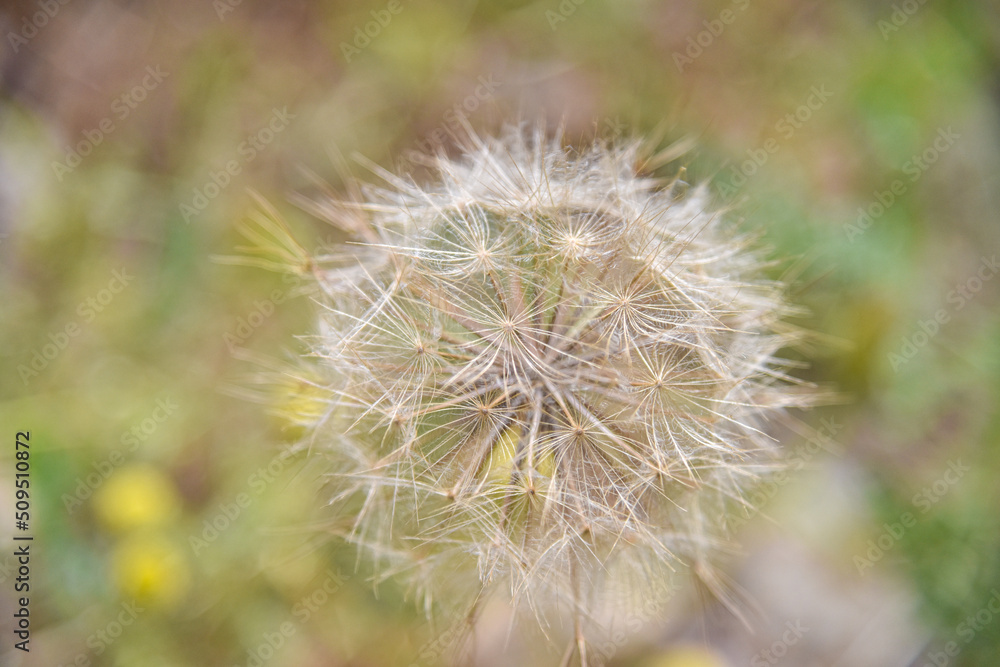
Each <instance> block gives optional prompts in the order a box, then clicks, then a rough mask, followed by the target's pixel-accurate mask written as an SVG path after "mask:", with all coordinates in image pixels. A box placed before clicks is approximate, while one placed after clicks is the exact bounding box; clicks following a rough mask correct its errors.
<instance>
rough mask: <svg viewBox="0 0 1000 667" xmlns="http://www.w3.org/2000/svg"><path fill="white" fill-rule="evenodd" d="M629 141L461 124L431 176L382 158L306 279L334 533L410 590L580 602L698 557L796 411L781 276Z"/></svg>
mask: <svg viewBox="0 0 1000 667" xmlns="http://www.w3.org/2000/svg"><path fill="white" fill-rule="evenodd" d="M641 155H642V146H641V145H640V144H627V145H624V146H621V147H608V146H604V145H595V146H594V147H592V148H590V149H587V150H584V151H580V152H575V151H571V150H569V149H566V148H564V147H563V146H562V144H561V140H560V138H559V137H555V138H553V139H546V138H544V137H543V136H542V134H541V133H540V132H535V133H534V134H531V135H528V134H526V133H525V132H523V131H521V130H520V129H517V128H512V129H508V130H506V131H505V132H504V133H503V134H501V135H500V136H499V137H497V138H483V137H478V136H473V137H472V138H471V139H470V140H469V142H468V145H467V147H466V150H465V153H464V155H463V156H462V157H460V158H457V159H450V158H446V157H440V158H439V159H438V160H437V163H436V171H437V179H436V180H435V181H434V182H433V183H431V184H430V185H418V184H416V183H414V182H413V181H412V180H408V179H405V178H402V177H399V176H395V175H392V174H389V173H388V172H385V173H383V174H382V176H383V177H384V179H385V180H386V182H387V185H386V186H384V187H381V188H376V187H369V188H367V189H366V190H365V201H363V202H360V203H358V204H357V207H356V208H357V211H359V212H360V213H362V214H363V215H360V214H359V215H354V216H353V217H352V224H353V225H354V226H355V227H354V228H355V229H357V230H359V232H358V236H359V238H358V239H357V242H358V243H359V244H361V245H360V250H359V252H358V253H356V254H355V255H353V256H350V257H345V258H342V260H341V263H340V265H339V266H333V267H325V269H324V270H323V271H318V272H317V273H316V275H317V276H318V279H319V280H320V282H321V283H322V286H323V291H322V293H323V295H324V297H323V298H324V300H325V301H326V308H325V310H324V312H323V315H322V327H321V334H320V335H319V336H318V337H317V344H316V362H315V366H316V369H315V372H316V373H318V374H320V375H322V376H324V377H326V378H327V386H328V387H329V391H330V399H329V406H328V410H327V411H326V412H325V413H324V415H323V417H322V419H319V420H316V422H315V424H314V428H313V435H312V440H311V443H312V444H313V447H314V448H315V449H319V450H321V451H323V452H325V454H326V455H327V457H328V458H329V459H330V460H331V461H332V462H333V465H334V470H335V474H334V476H333V482H332V486H333V487H334V489H335V494H336V495H335V498H334V502H333V505H334V507H335V508H337V509H338V510H339V511H340V516H339V520H340V524H339V525H341V527H342V533H343V534H344V535H345V536H346V537H348V539H350V540H352V541H354V542H355V543H357V544H358V545H359V546H360V547H362V548H364V549H367V550H369V551H370V552H371V553H372V554H373V555H374V556H375V560H376V561H377V562H380V563H381V564H382V567H383V570H382V571H381V572H382V574H384V575H385V576H395V575H396V574H397V573H402V576H409V577H410V578H411V580H412V581H414V582H415V585H416V586H417V588H418V589H419V591H420V593H422V594H423V595H425V596H426V598H427V599H428V605H432V604H434V603H436V602H438V601H441V600H442V599H448V598H449V596H459V597H461V596H462V595H463V594H464V595H465V599H467V600H470V601H471V600H475V599H477V598H478V597H479V596H481V595H482V594H483V591H484V590H486V589H497V588H499V589H502V590H504V591H507V592H509V593H510V595H511V597H512V598H513V599H514V600H515V601H516V602H518V603H523V604H524V605H526V606H527V607H530V608H531V609H532V610H534V611H536V613H538V614H541V615H544V609H547V608H549V607H553V606H556V607H558V606H560V605H561V606H563V607H566V606H568V607H569V608H572V609H574V610H576V611H579V610H580V609H583V608H584V607H585V606H586V604H588V603H587V601H588V600H591V599H592V597H593V596H594V595H600V594H602V593H603V592H606V591H611V590H614V589H616V588H624V587H627V586H632V587H635V585H636V584H635V582H636V581H638V580H640V579H642V578H643V577H647V578H648V577H653V578H656V577H661V576H664V573H666V572H669V571H672V570H683V569H685V568H687V569H693V568H699V567H704V565H703V564H704V563H705V562H706V560H708V559H710V556H711V554H712V553H714V552H717V551H719V549H720V548H721V547H722V545H724V544H725V541H726V536H725V533H724V531H723V530H722V528H721V523H722V522H721V521H720V519H719V517H720V516H722V515H723V513H724V512H726V511H727V507H729V505H730V504H731V503H732V502H740V501H741V499H742V493H743V491H744V489H746V488H747V486H748V485H749V484H751V483H752V482H753V481H754V479H755V478H756V477H757V476H758V475H759V474H760V473H761V472H762V471H763V470H764V469H765V468H766V467H767V465H768V462H769V460H770V457H771V455H772V454H773V452H774V451H775V443H774V442H773V440H772V439H771V438H770V437H769V436H768V435H767V433H768V424H769V422H770V421H771V420H773V419H775V418H776V417H777V416H779V415H780V414H781V412H782V410H784V409H785V408H787V407H790V406H795V405H798V404H801V403H802V402H803V399H802V398H801V396H802V392H800V391H798V387H797V386H796V382H795V381H794V380H793V379H791V378H790V377H788V376H787V375H786V373H785V364H784V363H783V362H782V361H781V360H780V359H779V358H778V357H777V356H776V354H777V353H778V351H779V350H780V349H781V348H782V347H784V346H785V345H786V344H787V343H788V342H789V337H790V334H789V333H788V332H789V331H791V329H790V328H788V327H787V326H786V325H783V324H782V321H783V318H784V317H785V316H786V314H787V308H786V306H785V302H784V300H783V297H782V289H781V285H779V284H777V283H775V282H772V281H768V280H766V279H764V278H763V276H762V272H761V260H760V258H759V256H758V255H757V253H755V252H753V251H752V250H751V249H750V248H749V247H748V242H747V240H746V239H744V238H742V237H740V236H739V235H738V234H737V233H736V231H735V230H734V227H733V225H732V224H731V223H729V222H727V221H726V219H725V216H723V215H721V214H720V212H719V211H717V210H716V209H714V208H713V207H712V206H711V203H710V197H709V195H708V192H707V189H706V188H705V187H694V188H684V189H683V191H682V190H681V188H680V187H679V186H677V185H675V184H671V183H664V182H661V181H658V180H656V179H652V178H648V177H644V176H642V175H639V174H637V172H636V164H637V163H638V161H639V159H640V157H641ZM315 208H316V210H336V207H334V206H332V205H324V204H317V205H316V207H315ZM362 218H363V219H364V220H365V222H364V223H363V224H362V223H361V222H359V220H360V219H362ZM463 573H470V574H469V578H467V579H463V578H462V575H463ZM470 581H471V582H472V584H471V585H470V584H469V582H470ZM458 582H463V583H461V584H459V583H458Z"/></svg>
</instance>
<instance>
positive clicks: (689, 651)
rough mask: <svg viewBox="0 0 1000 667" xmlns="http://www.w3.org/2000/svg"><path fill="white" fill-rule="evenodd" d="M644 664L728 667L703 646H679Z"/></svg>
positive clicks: (658, 666) (672, 666)
mask: <svg viewBox="0 0 1000 667" xmlns="http://www.w3.org/2000/svg"><path fill="white" fill-rule="evenodd" d="M643 664H644V667H726V663H725V662H724V661H723V660H722V658H720V657H719V656H718V655H717V654H715V653H714V652H712V651H710V650H708V649H707V648H704V647H701V646H678V647H677V648H674V649H671V650H669V651H667V652H666V653H662V654H660V655H659V656H657V657H655V658H653V659H651V660H649V661H648V662H646V663H643Z"/></svg>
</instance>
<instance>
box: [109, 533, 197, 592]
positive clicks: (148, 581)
mask: <svg viewBox="0 0 1000 667" xmlns="http://www.w3.org/2000/svg"><path fill="white" fill-rule="evenodd" d="M112 566H113V570H114V577H115V583H116V584H117V586H118V589H119V591H120V592H121V594H122V595H123V596H125V597H129V598H133V599H135V600H136V602H137V603H138V604H140V605H147V604H148V605H150V606H159V607H166V608H170V607H173V606H174V605H175V604H177V603H178V602H180V601H181V600H182V599H183V597H184V595H185V594H186V593H187V590H188V587H189V584H190V571H189V569H188V563H187V560H186V558H185V555H184V551H183V550H182V549H181V548H180V547H179V546H178V545H177V543H176V542H174V541H172V540H169V539H167V537H165V536H164V535H161V534H158V533H149V532H140V533H136V534H135V535H133V536H131V537H129V538H127V539H125V540H123V541H121V542H119V543H118V545H117V547H116V548H115V551H114V554H113V556H112Z"/></svg>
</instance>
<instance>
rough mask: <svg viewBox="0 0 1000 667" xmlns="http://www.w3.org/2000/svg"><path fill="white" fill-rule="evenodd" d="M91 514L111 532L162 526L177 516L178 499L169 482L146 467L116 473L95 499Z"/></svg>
mask: <svg viewBox="0 0 1000 667" xmlns="http://www.w3.org/2000/svg"><path fill="white" fill-rule="evenodd" d="M94 510H95V512H96V513H97V516H98V518H99V519H100V520H101V522H102V523H103V524H104V525H105V526H106V527H107V528H109V529H111V530H114V531H126V530H131V529H134V528H140V527H148V526H157V525H163V524H164V523H167V522H168V521H170V520H171V519H172V518H173V517H175V516H176V515H177V514H178V511H179V510H180V498H179V497H178V495H177V490H176V488H175V487H174V484H173V482H172V481H171V480H170V478H169V477H168V476H167V475H166V474H164V473H163V472H162V471H161V470H159V469H157V468H155V467H153V466H151V465H148V464H133V465H129V466H126V467H123V468H122V469H120V470H118V471H117V472H115V473H114V474H113V475H112V476H111V477H110V478H109V479H108V481H107V482H106V483H105V484H104V486H102V487H101V488H100V489H99V490H98V492H97V493H96V494H95V496H94Z"/></svg>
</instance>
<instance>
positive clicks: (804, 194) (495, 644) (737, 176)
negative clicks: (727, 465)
mask: <svg viewBox="0 0 1000 667" xmlns="http://www.w3.org/2000/svg"><path fill="white" fill-rule="evenodd" d="M0 37H2V40H0V41H2V42H3V43H2V44H0V304H2V305H0V318H2V319H0V322H2V326H0V355H2V360H3V361H2V364H3V365H2V368H3V374H2V376H0V423H2V424H3V432H2V441H3V446H2V447H0V539H2V541H3V545H4V546H3V548H2V549H0V637H2V638H3V639H2V645H0V664H3V665H32V666H34V665H39V666H42V665H44V666H46V667H50V666H56V665H120V666H123V667H131V666H155V667H180V666H187V665H192V666H199V665H226V666H230V665H241V666H242V665H273V666H275V667H279V666H293V665H294V666H296V667H303V666H321V665H322V666H339V665H359V666H360V665H411V664H413V663H419V664H427V665H437V664H449V661H450V660H453V659H452V658H450V657H449V650H448V649H449V646H450V645H451V644H452V643H453V639H454V636H455V635H456V634H457V633H456V632H455V629H454V626H449V624H448V620H447V619H444V620H441V619H437V620H436V621H435V622H429V621H428V620H427V619H426V618H425V617H424V616H423V614H422V612H421V610H419V609H417V608H416V607H415V605H414V603H413V602H412V600H409V599H407V597H406V594H405V593H406V590H405V588H404V587H402V586H401V585H398V584H396V583H394V582H392V581H389V582H386V583H383V584H382V585H380V586H379V587H378V589H377V591H376V590H375V587H374V586H373V585H372V583H371V582H370V581H369V578H368V572H367V571H366V569H365V566H364V564H363V563H362V564H360V565H359V564H358V563H357V560H356V557H355V555H354V554H353V552H352V551H351V550H350V549H347V548H345V547H344V546H343V545H341V544H339V543H337V542H336V541H334V540H330V539H328V538H327V537H325V535H324V533H323V531H322V529H321V526H322V520H323V505H324V503H325V498H324V496H323V494H322V491H321V481H322V480H321V479H320V475H319V474H318V473H317V472H316V471H315V470H313V468H312V467H311V466H309V465H308V463H307V462H306V461H305V460H303V459H302V457H300V456H292V457H286V456H284V455H283V452H285V451H286V449H287V447H288V446H289V445H290V444H291V443H294V442H295V441H296V439H297V438H298V437H299V436H300V435H301V432H300V430H299V428H298V427H297V425H296V424H295V423H294V421H293V420H289V419H288V418H287V417H284V416H283V415H287V414H288V413H289V409H288V408H289V407H290V406H289V405H287V403H288V402H289V401H297V400H306V399H303V397H302V394H301V393H298V392H296V390H295V388H294V387H289V388H288V391H285V392H282V391H281V390H280V384H281V379H280V377H281V376H280V369H281V368H283V367H284V366H285V365H286V364H288V363H291V362H292V361H293V360H294V358H295V357H296V356H297V355H299V354H301V353H302V351H303V350H304V349H305V344H304V343H303V342H302V340H301V339H299V338H297V336H300V335H303V334H308V333H310V332H311V331H312V326H313V317H314V312H315V311H314V304H313V303H312V302H311V301H310V297H309V294H308V292H306V291H304V290H301V289H299V284H298V283H297V282H296V281H295V280H288V279H287V278H284V277H283V276H282V275H281V274H278V273H273V272H268V271H266V270H261V269H256V268H252V267H245V266H233V265H230V264H226V263H225V262H224V261H218V260H217V259H216V258H218V257H224V256H231V255H235V254H239V252H240V251H239V250H238V249H237V248H238V246H241V245H245V244H246V240H245V239H244V238H243V237H242V236H240V234H239V226H240V224H241V222H242V221H245V220H246V219H247V217H248V215H250V214H252V212H253V211H254V210H255V208H258V207H259V206H258V204H256V203H255V200H254V198H253V195H252V194H251V193H252V192H256V193H259V194H260V195H261V196H262V197H263V198H264V199H266V200H267V201H269V202H271V204H272V205H273V206H275V207H276V209H278V211H280V213H281V214H282V215H283V216H284V217H285V218H286V219H287V220H288V224H289V226H290V227H291V228H292V229H293V230H294V232H295V234H296V236H297V237H298V238H299V239H300V241H301V242H302V244H303V246H304V247H306V248H310V249H311V248H322V247H324V244H329V243H335V242H337V241H338V239H339V237H338V232H337V231H336V229H335V228H334V227H332V226H330V225H328V224H327V223H324V222H322V221H318V220H316V219H314V218H312V217H311V216H310V215H308V214H307V213H305V212H304V211H303V210H302V209H301V208H299V207H297V206H295V205H294V204H293V203H292V195H293V194H294V193H300V194H302V193H305V194H307V195H314V194H315V193H317V192H318V191H320V190H321V189H322V188H329V189H330V190H331V191H332V192H334V193H347V192H349V187H350V186H349V180H350V179H351V178H361V179H363V180H373V179H375V178H376V177H375V176H373V175H372V172H371V169H370V165H372V164H374V165H380V166H383V167H389V168H392V167H395V166H398V165H400V163H408V164H410V165H411V166H412V164H413V163H412V161H411V160H410V156H411V153H412V152H413V151H415V150H416V151H433V150H437V149H439V148H440V149H442V150H451V149H452V146H453V144H454V141H453V139H452V136H451V135H453V134H454V133H456V132H458V131H460V128H461V126H462V124H463V123H465V122H468V123H469V124H470V125H471V126H473V127H476V128H480V129H482V130H485V131H492V130H494V129H496V128H497V127H499V126H500V124H501V123H502V122H503V121H504V120H511V119H513V120H517V119H522V120H526V121H531V122H536V121H539V120H541V121H543V122H546V123H548V124H549V125H550V127H555V126H556V125H558V124H559V123H562V124H564V126H565V133H566V138H567V141H568V142H569V143H579V144H585V143H587V142H589V141H592V140H593V139H594V138H595V137H596V138H601V139H615V138H619V137H629V136H632V135H638V136H643V137H650V138H651V140H652V142H653V145H654V146H655V147H657V148H659V149H664V150H665V151H667V152H666V153H665V159H664V161H663V164H662V165H660V166H658V168H657V174H658V175H662V176H672V175H676V174H677V173H678V171H679V170H680V169H681V168H684V169H686V170H687V175H686V176H685V178H686V179H687V180H688V181H690V182H701V181H706V180H708V181H710V182H711V184H712V186H713V189H714V191H715V192H716V194H717V197H718V199H719V201H720V202H722V203H725V204H726V205H728V206H729V207H730V208H731V209H732V210H731V212H730V215H732V216H733V217H734V218H735V219H742V220H743V221H744V223H745V225H746V226H747V228H748V229H755V230H759V231H760V232H761V234H762V236H763V243H765V244H766V245H768V246H769V248H770V251H769V252H770V253H771V255H772V256H773V257H775V258H778V259H781V261H779V262H778V263H777V264H776V265H775V272H776V273H775V274H776V275H781V276H784V277H786V278H788V279H789V280H791V281H792V283H793V287H792V295H793V297H792V298H793V300H794V301H795V302H796V303H798V304H800V305H802V306H803V307H804V308H805V309H807V311H808V314H806V315H804V316H803V317H801V318H799V320H798V322H799V323H800V324H801V325H803V326H805V327H806V328H808V329H811V330H813V331H815V332H816V334H815V336H814V337H813V338H812V339H811V340H810V342H809V344H808V345H806V346H805V347H804V348H802V349H798V350H794V351H791V352H790V354H792V355H793V356H797V357H800V358H802V359H803V360H808V361H809V366H808V367H807V368H803V370H802V371H801V375H802V377H805V378H808V379H810V380H812V381H815V382H817V383H819V384H820V385H822V386H825V387H830V388H835V389H836V390H837V391H838V392H839V393H840V396H841V398H840V400H839V402H837V403H835V404H833V405H830V406H827V407H824V408H821V409H818V410H814V411H811V412H809V413H808V414H804V415H802V416H801V417H802V419H803V420H804V422H805V423H807V424H808V425H809V426H810V427H811V428H812V429H815V431H817V432H818V433H819V434H821V436H823V437H821V438H820V439H819V440H817V439H816V438H815V437H814V438H813V440H812V441H810V440H809V439H808V438H809V436H808V434H809V433H810V431H808V430H806V429H803V432H802V434H795V433H789V434H787V435H786V437H785V444H786V446H787V447H788V450H789V452H791V456H792V458H793V460H794V461H795V462H796V464H795V467H796V468H797V471H796V472H795V473H794V474H792V475H791V476H790V477H789V478H788V479H787V480H783V481H782V482H781V483H775V484H772V485H770V486H766V485H765V486H764V487H762V488H761V489H758V490H756V491H755V495H754V498H755V499H756V500H757V501H759V502H760V503H761V507H762V511H761V512H759V513H755V514H754V515H752V516H746V517H736V518H735V519H734V524H736V525H734V528H735V529H736V531H737V535H738V542H739V544H740V547H741V549H740V551H739V553H734V554H732V555H731V556H730V557H729V558H728V559H727V560H726V561H725V562H724V564H723V571H724V572H725V576H726V578H727V581H728V585H729V586H730V589H731V590H732V591H734V593H733V595H734V598H736V599H738V600H739V602H738V605H739V607H740V608H741V609H743V610H744V612H745V613H744V616H745V617H746V624H744V623H743V622H741V621H740V620H738V619H736V618H735V617H734V616H733V615H732V614H731V613H729V612H727V611H726V610H725V609H723V608H721V606H720V605H719V604H718V602H716V601H713V600H711V599H710V598H707V597H706V596H704V595H702V594H700V592H699V591H698V590H697V589H692V590H681V591H678V593H677V595H676V596H675V598H674V600H672V601H671V603H670V604H669V605H666V606H663V607H657V608H653V609H640V610H638V611H637V612H636V616H635V617H633V618H630V619H627V620H628V622H629V624H630V625H631V626H632V627H634V628H638V629H639V630H640V631H639V632H638V634H637V635H636V636H635V637H634V638H632V639H627V640H626V639H621V638H619V639H620V640H616V641H613V642H611V643H610V644H605V645H603V646H602V647H600V648H599V649H597V650H596V651H595V654H594V655H596V657H595V661H596V664H614V665H622V666H626V665H629V666H631V665H639V666H645V667H653V666H658V667H711V666H740V665H751V666H753V667H756V666H757V665H774V664H784V665H788V666H789V667H793V666H820V665H823V666H825V665H851V666H852V667H858V666H867V665H871V666H873V667H876V666H877V667H887V666H890V667H891V666H897V665H898V666H900V667H903V666H906V665H913V666H916V667H922V666H923V665H925V664H926V665H938V666H939V667H940V666H942V665H991V666H992V665H996V664H1000V663H998V660H1000V484H998V472H1000V448H998V447H997V445H998V440H1000V419H998V411H997V409H996V408H997V404H998V398H1000V310H998V304H1000V278H998V277H997V275H996V274H997V272H998V271H1000V267H998V266H997V265H996V258H997V254H998V253H1000V220H998V213H997V211H998V210H1000V109H998V104H1000V7H998V6H997V5H996V3H992V2H972V1H961V0H951V1H948V0H931V1H927V2H921V1H919V0H900V1H897V2H888V1H885V2H882V1H870V2H869V1H860V0H858V1H847V2H822V1H818V0H814V1H805V0H776V1H773V2H761V1H759V0H732V1H721V2H717V1H707V0H706V1H702V2H657V1H651V0H650V1H639V0H534V1H530V2H528V1H524V0H498V1H495V2H487V1H485V0H483V1H479V2H476V1H470V0H450V1H444V2H436V3H422V2H416V1H414V0H390V1H388V2H386V1H383V0H372V1H370V2H368V1H364V2H362V1H357V2H354V1H343V2H339V1H338V2H333V1H330V2H319V1H316V2H305V1H303V0H290V1H287V2H281V3H276V2H264V1H263V0H259V1H258V0H242V1H240V0H214V2H210V1H209V0H204V1H201V2H193V1H190V0H173V1H172V2H165V1H163V2H156V1H148V2H143V1H141V0H137V1H134V2H127V1H125V0H121V1H118V2H114V1H110V0H103V1H102V0H73V1H71V2H70V1H66V0H39V1H38V2H22V3H4V4H3V6H2V9H0ZM692 146H693V147H694V150H690V151H684V150H683V149H686V148H690V147H692ZM668 149H669V150H668ZM404 166H405V165H404ZM417 173H418V175H419V173H420V172H419V167H417ZM320 183H323V184H325V185H320ZM268 368H272V369H275V372H274V373H272V374H271V375H270V377H263V376H266V375H268V374H267V373H264V372H262V370H261V369H268ZM261 379H265V380H270V382H265V383H263V384H262V383H261V382H260V380H261ZM275 382H276V383H277V385H279V390H275V389H274V386H275ZM299 407H301V406H299ZM24 430H30V433H31V445H32V449H31V459H30V460H31V465H32V472H31V474H32V478H31V482H32V487H31V493H32V519H31V528H30V531H29V532H30V533H31V534H33V535H34V537H35V541H34V542H33V544H32V547H31V548H32V561H31V565H32V570H31V603H30V610H31V627H32V636H31V645H30V646H31V652H30V653H23V652H21V651H16V650H14V649H13V643H14V639H13V635H12V621H13V617H12V614H13V612H14V610H15V595H14V590H13V585H14V579H15V577H16V564H15V562H14V559H13V556H12V555H11V554H12V551H13V547H9V546H8V545H12V544H13V542H12V541H11V538H12V535H13V533H14V532H16V531H15V528H14V487H13V480H14V455H13V453H14V438H15V433H16V432H17V431H24ZM505 642H506V643H505ZM534 644H537V637H534V636H532V635H531V633H528V632H522V631H517V632H515V633H513V634H512V635H510V636H509V637H508V635H507V625H506V621H505V618H504V616H503V614H502V612H497V615H496V617H495V618H494V617H492V616H491V617H488V618H485V619H484V622H483V624H482V628H481V630H480V636H479V637H478V638H477V643H476V647H475V649H474V653H476V652H477V653H478V657H477V658H476V659H477V661H478V662H477V664H482V665H511V664H556V662H557V657H558V656H557V655H556V656H553V655H552V654H551V652H548V653H547V652H545V651H544V650H539V649H537V647H534ZM505 646H506V648H504V647H505ZM560 648H561V647H560ZM558 652H559V651H558V650H557V651H556V654H558Z"/></svg>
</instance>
